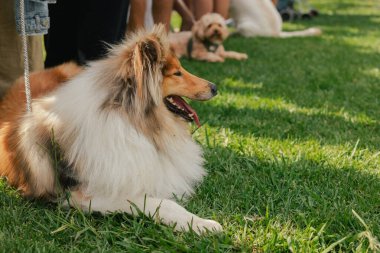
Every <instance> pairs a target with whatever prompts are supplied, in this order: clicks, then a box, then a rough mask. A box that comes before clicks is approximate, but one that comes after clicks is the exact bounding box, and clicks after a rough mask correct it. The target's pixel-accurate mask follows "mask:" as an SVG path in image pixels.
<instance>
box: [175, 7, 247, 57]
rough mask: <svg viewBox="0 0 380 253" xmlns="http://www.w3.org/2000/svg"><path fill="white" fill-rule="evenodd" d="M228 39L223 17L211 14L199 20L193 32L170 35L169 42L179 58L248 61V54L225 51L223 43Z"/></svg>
mask: <svg viewBox="0 0 380 253" xmlns="http://www.w3.org/2000/svg"><path fill="white" fill-rule="evenodd" d="M227 37H228V29H227V27H226V25H225V22H224V19H223V17H222V16H221V15H219V14H217V13H210V14H206V15H204V16H203V17H202V18H201V19H200V20H198V21H197V22H196V23H195V24H194V26H193V28H192V31H191V32H179V33H172V34H170V35H169V41H170V46H171V47H172V48H173V49H174V51H175V53H176V55H177V57H181V56H184V55H185V56H187V57H189V58H194V59H197V60H201V61H209V62H224V59H225V58H231V59H235V60H246V59H247V58H248V56H247V54H244V53H238V52H234V51H225V50H224V47H223V45H222V43H223V41H224V40H225V39H226V38H227Z"/></svg>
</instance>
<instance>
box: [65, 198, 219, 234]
mask: <svg viewBox="0 0 380 253" xmlns="http://www.w3.org/2000/svg"><path fill="white" fill-rule="evenodd" d="M71 196H72V198H71V203H70V205H71V206H74V207H77V208H80V209H82V210H83V211H89V208H91V210H93V211H98V212H101V213H103V214H104V213H107V212H126V213H129V214H132V215H137V214H138V213H139V211H141V212H143V213H144V214H145V215H147V216H149V217H152V218H153V219H156V220H159V221H161V222H162V223H164V224H167V225H169V226H173V225H175V229H176V230H184V231H188V230H189V228H190V227H191V228H192V229H193V230H194V232H196V233H198V234H200V233H203V232H205V231H206V230H209V231H216V232H219V231H222V226H221V225H220V224H219V223H218V222H216V221H213V220H207V219H202V218H200V217H198V216H196V215H195V214H192V213H190V212H188V211H187V210H186V209H185V208H183V207H182V206H180V205H178V204H177V203H176V202H174V201H172V200H168V199H159V198H151V197H145V196H141V197H136V198H132V199H127V198H125V199H120V200H117V201H112V200H110V199H109V198H99V197H94V198H92V199H91V200H90V199H88V198H85V197H84V196H83V195H82V194H81V193H80V192H72V195H71Z"/></svg>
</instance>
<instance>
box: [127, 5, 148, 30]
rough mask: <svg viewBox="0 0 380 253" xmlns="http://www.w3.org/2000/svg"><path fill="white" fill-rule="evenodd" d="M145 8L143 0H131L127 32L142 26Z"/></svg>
mask: <svg viewBox="0 0 380 253" xmlns="http://www.w3.org/2000/svg"><path fill="white" fill-rule="evenodd" d="M145 10H146V1H145V0H131V11H130V14H129V20H128V28H127V32H128V33H131V32H135V31H137V30H138V29H141V28H143V27H144V18H145Z"/></svg>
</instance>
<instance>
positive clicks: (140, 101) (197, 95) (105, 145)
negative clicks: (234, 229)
mask: <svg viewBox="0 0 380 253" xmlns="http://www.w3.org/2000/svg"><path fill="white" fill-rule="evenodd" d="M31 86H32V94H33V103H32V108H33V110H32V112H31V113H27V112H25V109H24V107H25V104H24V101H25V100H24V99H23V81H22V80H19V81H17V83H16V84H15V85H14V86H13V87H12V89H11V90H10V91H9V93H8V95H7V96H6V97H5V98H4V99H3V101H2V103H1V105H0V106H1V111H0V176H3V177H6V178H7V180H8V182H9V183H10V184H11V185H13V186H14V187H17V188H18V189H19V190H20V191H21V192H22V193H23V194H24V195H25V196H27V197H33V198H46V199H49V200H53V201H54V200H57V199H58V198H59V196H60V195H61V194H62V192H63V191H66V192H69V193H70V194H69V195H70V196H71V197H70V200H69V201H68V202H69V203H66V204H67V205H70V206H73V207H77V208H80V209H83V210H85V211H87V210H89V208H90V206H91V210H93V211H99V212H102V213H107V212H127V213H130V214H137V213H138V211H137V210H136V209H139V210H140V211H142V212H144V213H145V214H146V215H148V216H152V217H153V218H154V219H157V220H160V221H162V222H163V223H165V224H169V225H173V226H174V224H175V229H177V230H188V229H189V228H190V227H191V226H192V228H193V229H194V230H195V232H197V233H201V232H203V231H205V230H206V229H207V230H215V231H220V230H222V227H221V225H220V224H219V223H218V222H216V221H213V220H207V219H203V218H200V217H198V216H196V215H195V214H192V213H190V212H188V211H187V210H185V209H184V208H183V207H181V206H180V205H178V204H177V203H176V202H175V201H173V200H172V199H173V197H174V196H179V197H181V196H189V195H191V194H192V193H193V192H194V186H195V185H196V184H197V183H199V182H200V181H201V180H202V178H203V177H204V176H205V174H206V172H205V170H204V168H203V167H202V163H203V158H202V150H201V148H200V147H199V146H198V145H197V144H196V143H195V142H194V141H193V140H192V138H191V135H190V133H189V131H188V123H187V122H186V121H185V120H184V119H183V118H182V117H180V116H178V115H177V114H175V113H173V112H171V111H169V109H168V108H167V107H166V105H165V102H164V100H165V99H167V98H168V97H172V96H173V97H175V96H185V97H188V98H190V99H195V100H207V99H210V98H212V97H213V96H214V95H215V94H216V87H215V85H213V84H211V83H209V82H208V81H206V80H204V79H201V78H198V77H196V76H194V75H192V74H190V73H188V72H187V71H186V70H185V69H183V68H182V67H181V65H180V63H179V61H178V59H177V58H176V57H175V56H174V55H173V53H172V52H171V51H170V50H169V44H168V42H167V38H166V32H165V29H164V27H163V26H156V27H154V29H153V30H152V32H151V33H146V32H145V33H144V32H141V33H140V34H137V35H133V36H132V37H131V38H129V39H128V40H127V42H125V43H123V44H121V45H119V46H115V47H114V48H113V49H112V51H111V52H110V54H109V56H108V57H107V58H105V59H103V60H99V61H97V62H93V63H91V65H90V66H89V67H87V68H85V69H84V70H81V69H80V68H79V67H77V66H76V65H74V64H65V65H61V66H59V67H56V68H53V69H50V70H46V71H42V72H38V73H34V74H32V76H31ZM54 147H58V149H55V151H57V152H58V153H59V156H58V158H59V159H56V160H54V157H55V158H56V157H57V156H54V155H52V153H54V152H52V149H54ZM53 151H54V150H53ZM54 161H55V162H54Z"/></svg>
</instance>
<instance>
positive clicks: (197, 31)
mask: <svg viewBox="0 0 380 253" xmlns="http://www.w3.org/2000/svg"><path fill="white" fill-rule="evenodd" d="M204 29H205V28H204V25H203V22H202V21H201V20H198V21H196V22H195V23H194V25H193V27H192V28H191V32H192V34H193V37H195V38H197V39H198V40H204V37H205V35H204Z"/></svg>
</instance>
